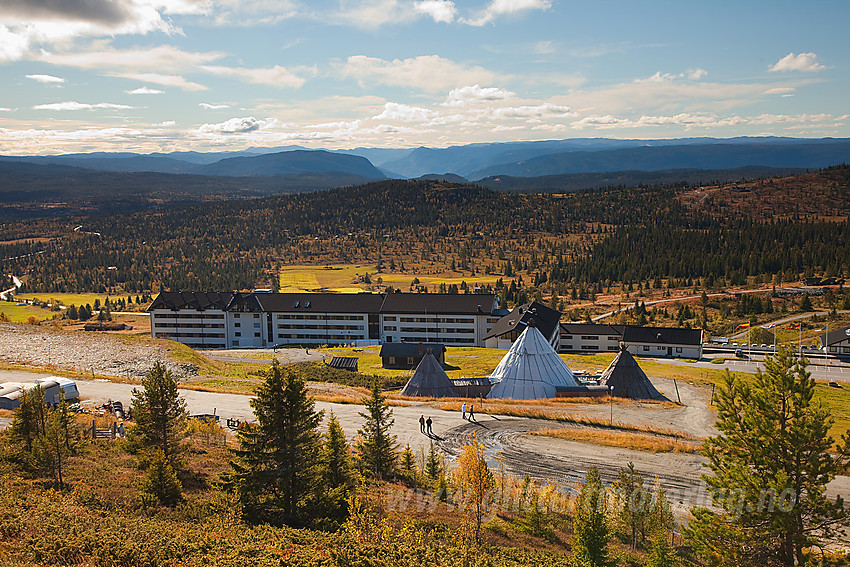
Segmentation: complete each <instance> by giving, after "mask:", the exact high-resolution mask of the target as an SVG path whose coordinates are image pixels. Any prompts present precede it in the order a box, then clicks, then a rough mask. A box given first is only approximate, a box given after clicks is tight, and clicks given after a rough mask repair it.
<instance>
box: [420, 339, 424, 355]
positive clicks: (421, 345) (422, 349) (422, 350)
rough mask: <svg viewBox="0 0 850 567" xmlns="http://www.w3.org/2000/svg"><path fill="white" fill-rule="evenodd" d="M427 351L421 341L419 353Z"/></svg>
mask: <svg viewBox="0 0 850 567" xmlns="http://www.w3.org/2000/svg"><path fill="white" fill-rule="evenodd" d="M424 353H425V345H424V344H422V341H419V354H424Z"/></svg>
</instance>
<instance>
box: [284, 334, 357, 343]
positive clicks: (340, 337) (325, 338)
mask: <svg viewBox="0 0 850 567" xmlns="http://www.w3.org/2000/svg"><path fill="white" fill-rule="evenodd" d="M277 338H278V339H312V340H318V341H328V340H334V341H350V340H351V339H352V337H350V336H349V335H324V334H322V335H310V334H296V333H278V335H277Z"/></svg>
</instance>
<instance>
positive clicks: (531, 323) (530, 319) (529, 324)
mask: <svg viewBox="0 0 850 567" xmlns="http://www.w3.org/2000/svg"><path fill="white" fill-rule="evenodd" d="M528 326H529V327H536V326H537V322H536V321H535V320H534V317H530V318H529V319H528Z"/></svg>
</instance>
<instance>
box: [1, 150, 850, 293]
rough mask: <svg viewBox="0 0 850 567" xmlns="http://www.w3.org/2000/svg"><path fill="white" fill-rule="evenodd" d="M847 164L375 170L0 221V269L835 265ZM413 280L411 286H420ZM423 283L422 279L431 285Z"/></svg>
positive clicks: (126, 281)
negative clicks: (707, 177) (651, 180)
mask: <svg viewBox="0 0 850 567" xmlns="http://www.w3.org/2000/svg"><path fill="white" fill-rule="evenodd" d="M848 179H850V168H848V167H847V166H846V165H842V166H836V167H833V168H828V169H826V170H823V171H819V172H815V173H809V174H803V175H798V176H792V177H787V178H772V179H764V180H759V181H755V182H750V183H747V184H732V185H719V186H714V187H710V188H706V187H700V188H694V187H689V186H687V185H682V186H677V187H671V186H665V187H654V186H652V187H634V188H609V189H600V190H593V191H588V192H581V193H570V194H563V195H558V194H506V193H499V192H494V191H491V190H489V189H486V188H482V187H477V186H469V185H458V184H451V183H444V182H439V181H403V180H388V181H382V182H377V183H371V184H367V185H362V186H357V187H347V188H340V189H334V190H331V191H324V192H318V193H309V194H300V195H289V196H282V197H273V198H264V199H253V200H240V201H224V202H213V203H196V204H193V205H191V206H188V207H186V206H181V207H179V208H170V209H166V210H162V211H158V212H136V213H124V214H101V215H93V216H87V217H74V218H63V219H56V218H42V219H22V220H18V221H16V222H10V223H6V224H5V225H3V226H2V232H3V234H4V235H6V236H5V237H4V241H3V243H2V244H0V258H2V260H0V272H2V273H11V274H27V275H28V279H27V282H26V285H27V289H28V290H29V291H34V292H60V291H107V292H110V291H118V290H123V291H126V292H131V293H137V292H146V291H154V292H155V291H158V290H159V289H161V288H164V289H184V290H186V289H206V290H214V289H215V290H229V289H249V288H253V287H275V285H276V276H275V274H276V272H277V270H278V269H279V268H280V267H281V266H285V265H290V264H303V263H307V264H318V265H322V264H331V263H355V262H356V263H362V264H364V265H367V266H369V265H371V266H374V267H376V269H377V270H378V271H380V270H381V268H382V267H386V266H388V265H390V264H392V265H393V266H395V267H396V269H399V270H401V271H405V270H407V271H410V273H411V278H412V277H413V274H415V270H416V269H421V268H422V267H423V266H427V267H434V266H443V267H445V268H446V269H448V268H449V267H451V269H452V270H453V271H457V272H459V273H461V274H463V273H468V274H470V276H474V275H475V274H496V275H499V276H500V279H499V282H498V284H497V285H496V289H495V290H494V291H497V292H501V293H502V295H503V297H509V296H510V295H511V293H512V291H511V290H514V291H513V293H514V295H516V291H515V290H525V292H526V294H527V295H528V296H531V295H532V294H534V293H537V292H540V293H542V294H544V295H549V294H556V295H561V296H563V295H567V294H569V293H570V291H571V290H572V289H576V288H581V289H585V288H587V289H591V288H592V287H597V288H598V287H601V286H610V285H611V284H612V283H614V282H622V283H624V284H628V283H635V284H638V283H640V282H651V281H653V280H658V279H660V278H665V279H667V280H668V281H669V280H672V281H674V282H677V283H678V284H680V285H682V286H686V285H691V284H692V283H693V282H699V283H701V284H702V285H707V286H712V285H724V284H726V285H735V284H738V283H746V281H747V278H756V279H757V281H771V280H772V281H777V279H778V280H779V281H797V280H799V279H800V278H801V277H804V276H806V275H813V274H816V275H828V276H836V275H847V270H848V266H850V238H848V237H849V236H850V234H848V230H850V227H848V214H850V191H848V185H849V184H850V183H848ZM420 291H426V290H424V289H421V290H420ZM432 291H433V290H432Z"/></svg>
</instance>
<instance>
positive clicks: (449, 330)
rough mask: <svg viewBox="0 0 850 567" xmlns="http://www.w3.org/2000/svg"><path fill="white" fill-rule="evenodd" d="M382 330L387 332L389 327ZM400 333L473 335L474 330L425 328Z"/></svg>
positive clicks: (404, 328)
mask: <svg viewBox="0 0 850 567" xmlns="http://www.w3.org/2000/svg"><path fill="white" fill-rule="evenodd" d="M384 330H386V331H389V330H390V327H384ZM392 330H393V331H394V330H395V327H392ZM401 332H403V333H446V334H449V333H474V332H475V329H463V328H461V329H451V328H448V329H429V328H427V327H402V328H401Z"/></svg>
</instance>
